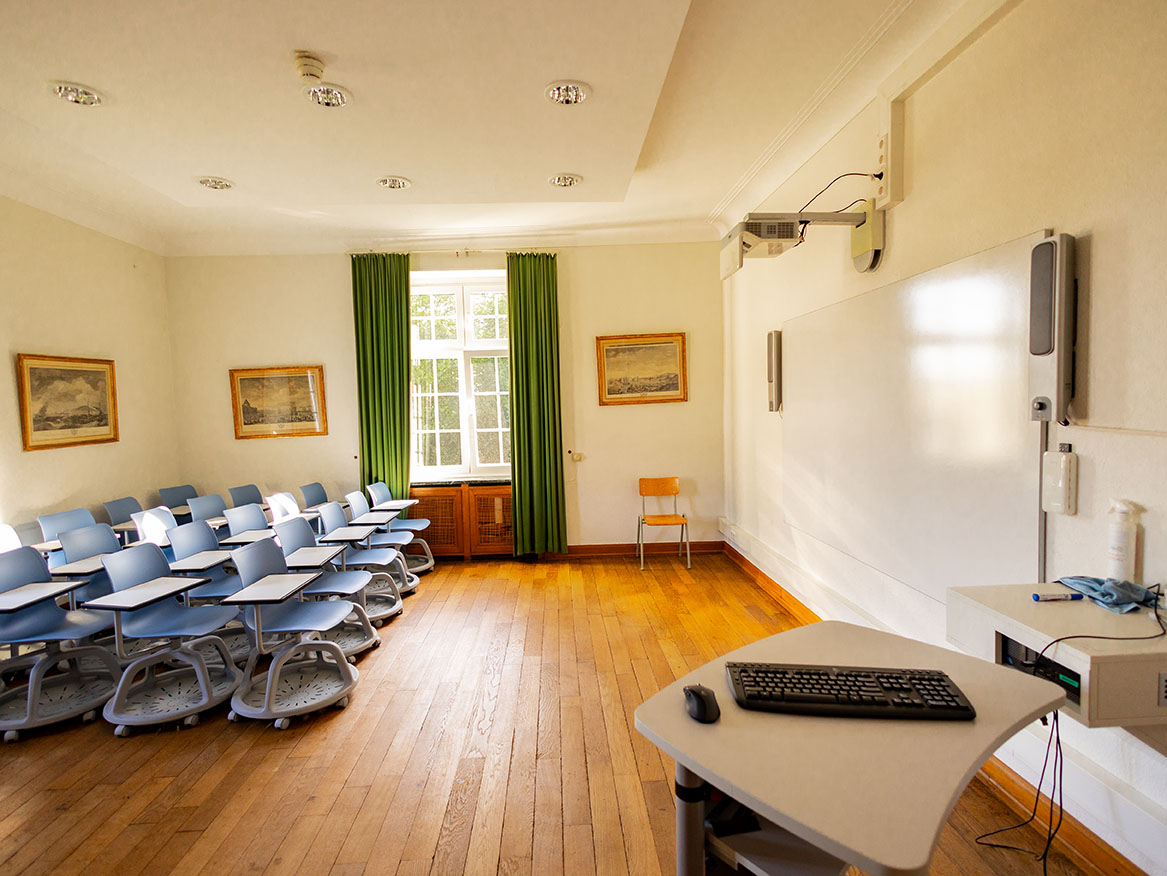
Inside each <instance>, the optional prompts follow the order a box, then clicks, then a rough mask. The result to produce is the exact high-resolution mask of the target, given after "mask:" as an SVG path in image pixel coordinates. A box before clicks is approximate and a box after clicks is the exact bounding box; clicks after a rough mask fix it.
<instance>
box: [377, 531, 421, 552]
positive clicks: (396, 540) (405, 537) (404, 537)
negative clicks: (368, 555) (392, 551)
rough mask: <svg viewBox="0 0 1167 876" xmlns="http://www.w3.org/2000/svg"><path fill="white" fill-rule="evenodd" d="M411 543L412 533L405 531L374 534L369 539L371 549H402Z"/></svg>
mask: <svg viewBox="0 0 1167 876" xmlns="http://www.w3.org/2000/svg"><path fill="white" fill-rule="evenodd" d="M412 543H413V533H412V532H409V531H407V530H404V529H402V530H399V531H398V532H374V533H373V534H372V535H371V536H370V537H369V544H370V545H372V546H373V547H396V548H402V547H405V546H406V545H407V544H412Z"/></svg>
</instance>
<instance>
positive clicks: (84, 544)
mask: <svg viewBox="0 0 1167 876" xmlns="http://www.w3.org/2000/svg"><path fill="white" fill-rule="evenodd" d="M60 541H61V551H62V553H64V555H65V565H63V566H57V567H56V569H67V568H68V567H70V566H72V565H74V564H75V563H80V562H81V561H82V560H88V559H90V558H94V562H93V567H94V568H93V569H92V570H90V569H88V568H87V569H84V570H83V571H81V572H79V573H78V574H81V575H84V576H86V577H88V579H89V583H88V584H86V585H85V586H84V587H80V588H78V589H77V590H76V591H74V593H73V598H74V599H75V600H76V601H77V602H84V601H85V600H87V599H94V598H96V597H98V596H103V595H105V594H106V593H109V592H110V583H109V576H108V575H106V574H105V569H104V568H103V567H102V566H101V563H100V561H98V560H97V559H96V558H98V557H101V556H104V555H105V554H116V553H117V552H118V551H120V550H121V549H122V543H121V540H120V539H119V538H118V537H117V533H115V532H114V531H113V527H111V526H109V525H108V524H106V523H95V524H93V525H92V526H83V527H81V528H80V529H70V530H69V531H67V532H62V533H61V535H60ZM54 571H56V570H54Z"/></svg>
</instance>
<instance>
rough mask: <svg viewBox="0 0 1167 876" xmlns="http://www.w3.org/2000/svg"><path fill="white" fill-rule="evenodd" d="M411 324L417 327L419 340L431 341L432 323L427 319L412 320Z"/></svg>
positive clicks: (432, 337)
mask: <svg viewBox="0 0 1167 876" xmlns="http://www.w3.org/2000/svg"><path fill="white" fill-rule="evenodd" d="M413 324H414V326H415V327H416V328H417V339H418V340H419V341H432V340H433V339H434V324H433V323H432V322H430V321H429V320H428V319H419V320H414V323H413Z"/></svg>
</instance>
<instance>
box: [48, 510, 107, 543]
mask: <svg viewBox="0 0 1167 876" xmlns="http://www.w3.org/2000/svg"><path fill="white" fill-rule="evenodd" d="M36 522H37V523H39V524H40V525H41V535H43V536H44V538H45V541H49V540H51V539H54V538H56V537H57V536H58V535H60V534H61V533H62V532H68V531H69V530H70V529H80V528H81V527H82V526H92V525H93V524H94V523H96V522H97V521H96V520H94V519H93V514H91V513H90V511H89V509H88V508H73V509H72V510H70V511H58V512H56V513H55V514H42V515H40V516H39V517H38V518H37V519H36Z"/></svg>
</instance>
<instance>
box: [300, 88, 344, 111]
mask: <svg viewBox="0 0 1167 876" xmlns="http://www.w3.org/2000/svg"><path fill="white" fill-rule="evenodd" d="M304 95H305V96H306V97H307V98H308V100H310V101H312V103H314V104H316V105H317V106H324V107H330V108H338V107H342V106H344V105H345V104H347V103H348V102H349V100H351V99H352V98H351V97H350V95H349V93H348V91H346V90H345V89H344V87H343V86H340V85H334V84H332V83H330V82H321V83H320V84H319V85H311V86H309V87H308V88H305V89H304Z"/></svg>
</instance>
